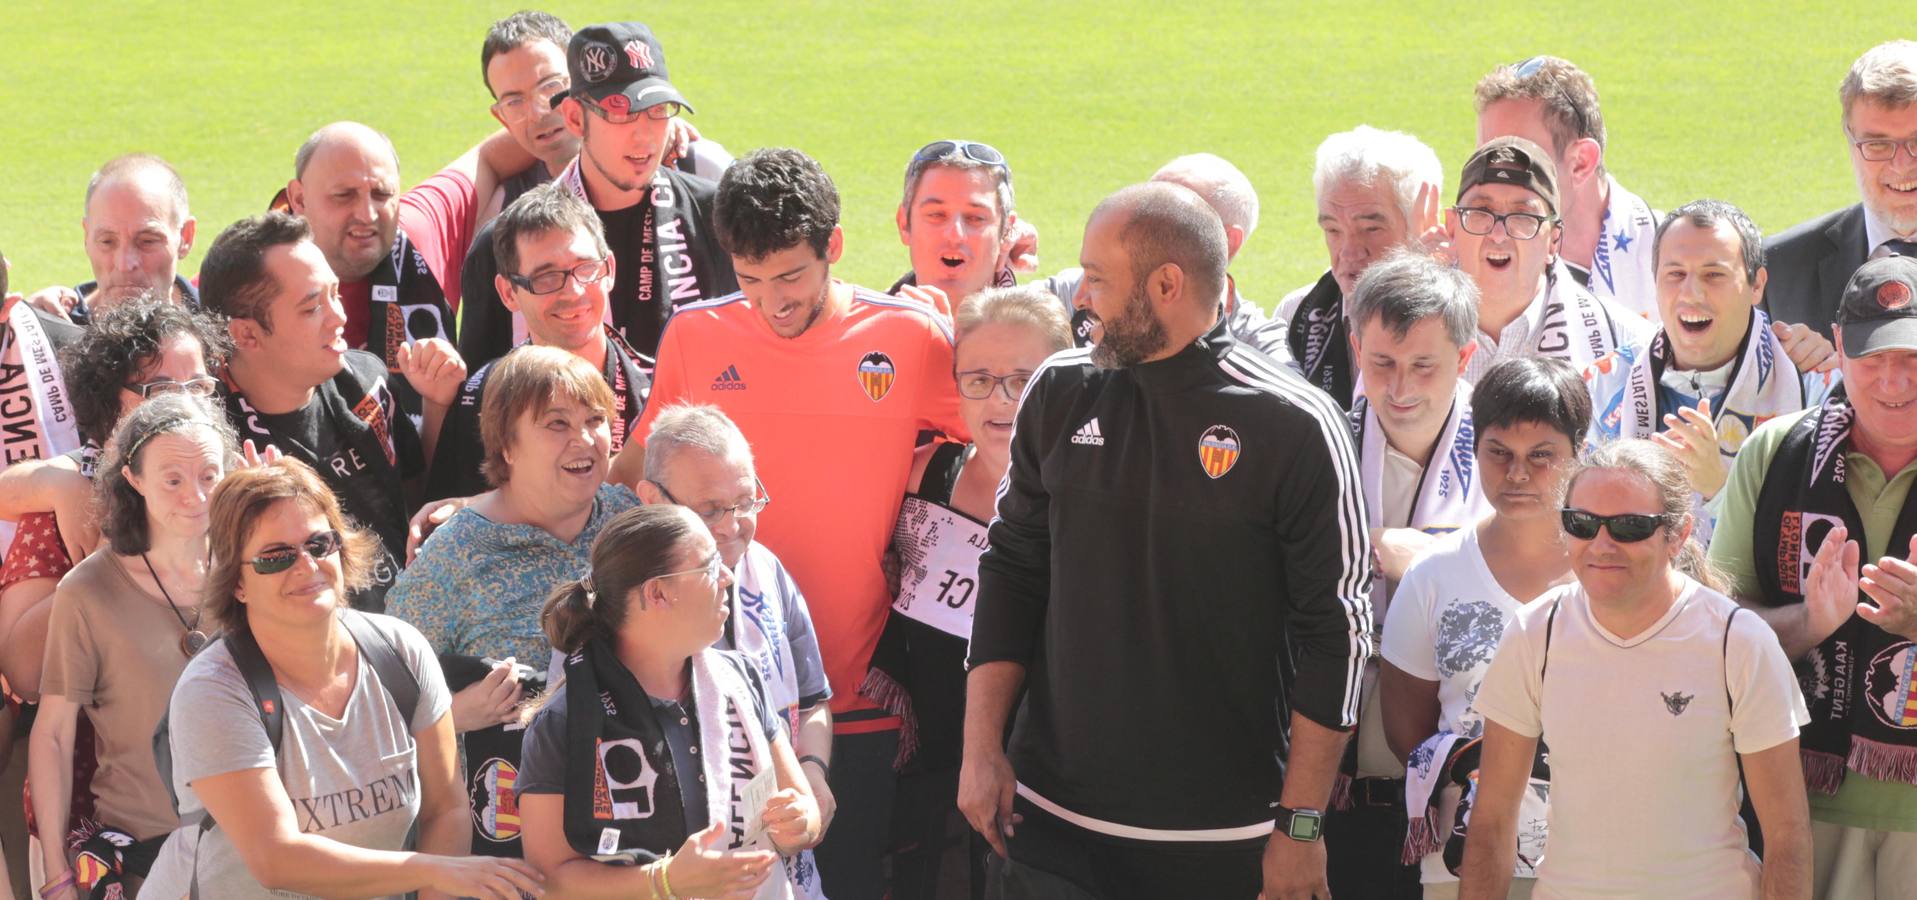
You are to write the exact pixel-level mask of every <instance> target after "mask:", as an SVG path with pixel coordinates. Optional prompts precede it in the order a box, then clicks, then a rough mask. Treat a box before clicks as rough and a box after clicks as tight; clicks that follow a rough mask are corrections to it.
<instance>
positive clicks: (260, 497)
mask: <svg viewBox="0 0 1917 900" xmlns="http://www.w3.org/2000/svg"><path fill="white" fill-rule="evenodd" d="M209 517H210V523H209V537H210V548H211V550H212V555H213V568H212V570H211V571H210V572H208V574H207V577H206V587H205V590H204V592H203V594H202V596H203V598H204V599H203V600H202V601H201V602H202V604H203V605H204V607H205V615H206V619H207V621H208V622H209V623H210V624H212V625H213V626H215V627H217V628H219V629H220V630H221V631H223V632H224V637H222V638H221V639H220V640H218V641H215V642H214V643H212V644H209V645H208V646H207V648H206V649H205V650H204V651H203V652H201V653H200V654H199V655H198V656H196V657H194V658H193V660H192V661H191V662H189V663H187V666H186V671H185V672H184V673H183V674H182V675H181V676H180V681H179V684H178V685H177V686H175V688H174V690H173V698H172V701H171V703H170V706H169V711H168V714H167V715H168V729H169V732H168V733H169V741H168V745H169V747H170V751H171V760H172V765H171V768H172V776H173V785H172V786H173V789H174V791H175V794H176V795H177V797H178V800H179V809H180V814H181V818H182V819H183V820H185V821H191V822H198V821H200V820H202V819H204V818H205V817H207V816H211V822H212V824H211V826H210V827H205V823H204V822H202V823H201V824H199V825H192V826H188V827H183V828H180V829H178V830H176V831H174V832H173V835H172V836H171V837H169V838H168V839H167V842H166V844H165V845H164V846H163V847H162V848H161V850H160V856H159V859H158V860H157V861H156V862H155V863H154V864H153V869H152V872H151V873H150V874H149V876H148V878H147V883H146V886H145V888H144V889H143V890H144V891H145V892H146V893H147V894H148V895H150V896H154V897H167V898H173V897H184V896H188V895H189V894H191V895H192V896H196V897H209V898H211V897H218V898H222V900H225V898H266V897H272V896H279V895H280V892H287V891H291V892H296V893H302V894H314V895H318V896H329V897H330V896H355V897H397V896H399V895H402V894H407V893H409V892H413V891H421V892H423V893H422V895H423V896H431V897H438V896H445V895H451V896H456V897H482V898H496V900H516V898H518V897H519V896H520V894H521V892H526V893H530V894H532V895H534V896H538V895H540V893H541V888H540V884H539V882H540V878H539V875H538V873H537V872H535V871H533V870H532V869H531V867H529V866H527V865H525V864H524V863H522V862H519V861H517V860H504V859H492V858H487V857H467V856H466V853H467V848H468V846H469V843H470V841H471V838H472V830H471V829H472V826H471V825H470V824H469V816H470V814H469V812H468V806H467V802H466V792H465V791H464V790H463V789H462V785H461V784H460V779H459V771H458V769H457V762H456V760H455V757H456V755H457V747H456V745H455V743H454V738H453V723H452V717H451V716H449V715H448V714H447V710H448V707H449V706H450V705H451V700H450V698H449V695H448V693H447V690H446V682H445V680H444V679H443V678H442V677H441V676H440V672H439V664H438V662H437V661H435V660H434V658H433V653H432V648H431V647H429V646H428V645H427V644H426V641H425V640H424V639H423V638H421V637H420V636H419V632H418V631H416V630H414V629H413V627H412V626H410V625H407V624H406V623H404V622H401V621H399V620H398V619H394V618H391V617H388V616H379V615H370V614H365V613H358V612H354V611H351V610H349V609H348V608H347V602H346V597H347V591H348V589H349V588H350V587H352V586H354V585H359V584H363V583H364V582H365V581H366V580H367V579H368V578H370V577H371V576H372V572H371V571H370V569H371V565H372V560H374V559H375V558H376V553H377V547H378V544H377V539H376V538H374V537H372V536H371V535H370V534H368V533H367V532H365V531H362V530H360V529H359V528H357V527H356V526H353V525H349V524H348V523H347V522H346V520H345V518H344V516H343V515H342V514H341V513H340V509H339V502H338V501H337V500H336V499H334V497H333V494H332V492H331V491H329V490H328V489H327V487H326V483H325V482H324V481H322V480H320V477H319V475H318V474H316V473H315V472H314V471H313V470H312V469H310V468H308V467H307V466H306V465H304V464H303V463H300V462H298V461H295V460H290V459H281V460H277V461H275V462H272V463H268V464H265V465H262V466H259V467H257V468H250V469H242V470H240V471H237V472H234V473H233V474H231V475H229V476H227V478H226V480H224V481H222V482H221V483H220V485H219V487H218V488H216V489H215V490H214V492H213V501H212V509H211V511H210V513H209ZM345 616H355V617H361V618H359V619H358V620H356V626H355V627H360V626H363V629H364V631H365V632H366V633H367V634H369V635H370V636H369V637H368V639H367V640H368V641H369V642H371V641H375V640H376V641H377V644H374V645H371V646H368V645H365V644H362V643H361V642H360V641H359V640H357V639H355V637H354V636H353V632H352V631H350V630H349V626H348V624H347V622H346V620H345V618H344V617H345ZM235 641H240V642H242V643H241V644H239V645H236V644H235ZM235 646H247V647H248V649H249V650H250V651H255V652H257V653H258V656H259V657H260V658H262V659H263V660H264V663H265V667H264V668H265V670H266V671H265V672H264V673H263V672H260V671H258V670H253V672H252V676H253V677H257V678H265V677H267V674H268V673H270V684H268V685H266V686H263V687H261V688H259V689H260V690H261V691H262V692H263V693H262V696H261V700H260V702H259V703H258V704H256V703H255V702H254V699H253V698H254V691H255V688H253V687H250V686H249V681H248V678H249V674H248V670H247V669H246V668H243V667H242V665H241V663H240V662H239V661H238V660H239V659H240V657H239V656H236V655H235V651H234V649H233V648H234V647H235ZM247 655H248V656H249V657H250V656H251V653H250V652H249V653H248V654H247ZM381 658H385V659H395V660H396V661H397V662H398V663H399V664H400V665H402V666H403V667H404V669H405V674H406V675H407V676H409V677H410V680H411V682H412V685H410V686H406V687H402V686H398V685H395V684H390V683H388V681H387V679H385V678H383V677H382V675H381V674H380V671H379V669H378V668H376V666H378V665H379V663H378V662H377V661H376V660H377V659H381ZM387 671H388V672H389V673H391V672H392V669H391V668H388V669H387ZM409 688H416V694H417V697H416V702H415V703H414V704H413V709H412V715H411V717H410V719H408V718H407V717H406V716H405V714H404V712H403V707H402V706H401V705H400V703H399V701H398V700H397V699H396V697H397V696H398V694H397V693H396V692H408V693H410V690H409ZM274 713H277V714H278V715H279V716H280V717H281V735H280V738H279V741H278V745H277V746H275V744H274V742H273V741H272V740H271V738H270V737H269V736H268V733H267V729H266V727H265V725H264V724H263V721H262V717H263V715H271V714H274ZM415 829H416V833H417V840H416V841H409V833H413V832H415ZM412 849H416V850H417V851H418V852H409V851H410V850H412Z"/></svg>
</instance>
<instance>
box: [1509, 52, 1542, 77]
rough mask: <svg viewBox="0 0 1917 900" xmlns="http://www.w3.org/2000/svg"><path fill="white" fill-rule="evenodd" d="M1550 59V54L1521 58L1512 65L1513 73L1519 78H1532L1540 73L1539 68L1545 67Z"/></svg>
mask: <svg viewBox="0 0 1917 900" xmlns="http://www.w3.org/2000/svg"><path fill="white" fill-rule="evenodd" d="M1548 59H1550V57H1548V56H1533V57H1530V58H1529V59H1523V60H1519V61H1518V62H1516V63H1513V64H1512V65H1511V75H1512V76H1513V77H1515V78H1518V79H1525V78H1530V77H1531V76H1533V75H1536V74H1538V70H1539V69H1542V68H1544V63H1545V61H1546V60H1548Z"/></svg>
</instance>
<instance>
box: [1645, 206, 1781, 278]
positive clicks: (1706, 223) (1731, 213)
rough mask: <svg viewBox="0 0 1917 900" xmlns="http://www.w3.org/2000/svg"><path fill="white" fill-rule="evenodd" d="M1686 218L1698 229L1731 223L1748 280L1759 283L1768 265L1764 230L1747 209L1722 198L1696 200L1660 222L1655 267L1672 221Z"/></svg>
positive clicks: (1654, 249)
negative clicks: (1762, 272)
mask: <svg viewBox="0 0 1917 900" xmlns="http://www.w3.org/2000/svg"><path fill="white" fill-rule="evenodd" d="M1678 219H1684V220H1685V221H1688V222H1690V223H1691V225H1693V226H1695V227H1697V228H1710V229H1715V228H1717V226H1718V223H1720V222H1727V223H1729V224H1730V226H1731V230H1733V231H1735V232H1737V242H1738V243H1739V244H1741V245H1742V246H1741V247H1740V248H1739V249H1741V250H1742V251H1743V259H1744V279H1745V280H1746V281H1749V282H1751V283H1752V284H1756V283H1757V272H1758V270H1759V269H1762V268H1764V233H1763V232H1761V231H1758V230H1757V225H1756V223H1754V222H1752V221H1751V217H1750V216H1747V215H1745V214H1744V211H1743V210H1741V209H1738V208H1737V207H1735V206H1732V205H1731V204H1729V203H1726V202H1724V201H1722V200H1710V199H1705V200H1692V201H1691V202H1689V203H1686V204H1684V205H1683V206H1680V207H1678V208H1676V209H1674V210H1671V211H1670V212H1667V213H1665V214H1664V221H1662V222H1659V223H1657V239H1656V240H1655V241H1653V242H1652V243H1651V267H1652V268H1653V269H1655V268H1657V265H1658V257H1660V256H1662V255H1663V248H1664V232H1666V231H1669V230H1670V228H1671V223H1673V222H1676V221H1677V220H1678Z"/></svg>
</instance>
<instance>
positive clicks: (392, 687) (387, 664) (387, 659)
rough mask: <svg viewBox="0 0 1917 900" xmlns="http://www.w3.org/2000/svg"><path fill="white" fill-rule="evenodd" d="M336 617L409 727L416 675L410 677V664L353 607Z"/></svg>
mask: <svg viewBox="0 0 1917 900" xmlns="http://www.w3.org/2000/svg"><path fill="white" fill-rule="evenodd" d="M340 621H341V622H342V623H343V624H345V626H346V630H347V631H348V632H351V633H352V635H353V643H354V644H357V645H358V646H359V652H360V655H361V656H364V657H366V663H367V664H368V665H370V666H372V667H373V671H375V672H378V673H379V680H380V683H381V684H383V685H385V686H386V693H388V694H391V695H392V697H393V702H394V703H395V704H397V705H398V706H399V714H400V717H401V718H403V719H404V720H405V722H406V731H407V733H409V734H410V733H412V730H413V713H414V712H415V711H416V710H418V709H419V679H417V678H415V677H413V670H412V667H411V666H408V665H406V660H405V659H403V658H401V657H400V655H399V647H397V646H395V645H394V644H393V642H392V640H391V639H390V638H388V637H387V636H386V634H385V633H384V632H382V631H380V630H379V629H378V628H375V627H374V626H373V620H371V619H369V618H367V617H366V614H365V613H363V612H360V611H359V610H356V609H346V610H341V611H340Z"/></svg>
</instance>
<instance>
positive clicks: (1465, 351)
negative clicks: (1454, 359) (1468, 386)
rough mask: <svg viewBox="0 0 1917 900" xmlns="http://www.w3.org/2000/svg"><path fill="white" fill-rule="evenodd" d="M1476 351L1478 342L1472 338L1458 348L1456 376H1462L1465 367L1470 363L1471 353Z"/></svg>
mask: <svg viewBox="0 0 1917 900" xmlns="http://www.w3.org/2000/svg"><path fill="white" fill-rule="evenodd" d="M1476 352H1478V342H1477V340H1476V339H1475V338H1474V339H1472V340H1470V341H1468V342H1466V343H1465V345H1464V346H1462V347H1459V348H1458V377H1459V378H1463V377H1464V370H1465V367H1466V366H1468V365H1470V364H1471V355H1472V354H1474V353H1476Z"/></svg>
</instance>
